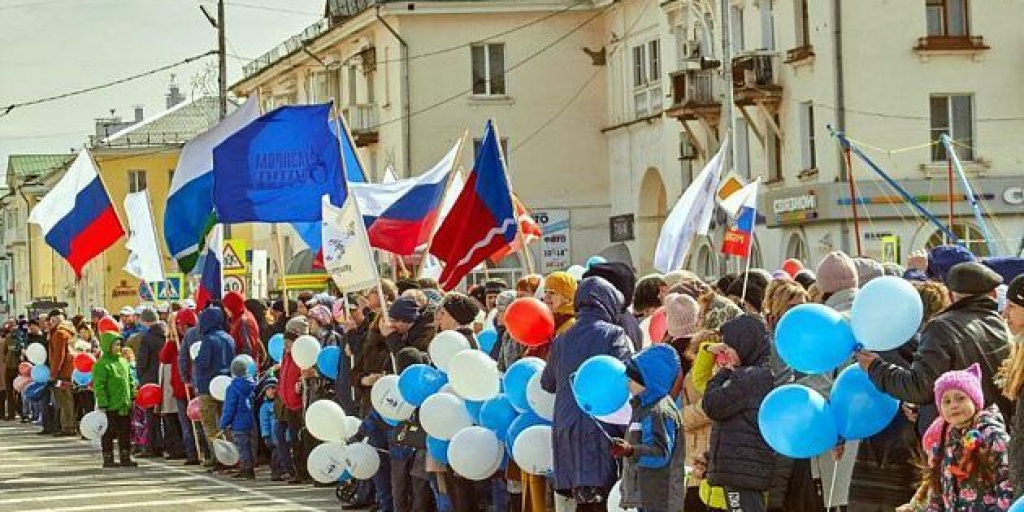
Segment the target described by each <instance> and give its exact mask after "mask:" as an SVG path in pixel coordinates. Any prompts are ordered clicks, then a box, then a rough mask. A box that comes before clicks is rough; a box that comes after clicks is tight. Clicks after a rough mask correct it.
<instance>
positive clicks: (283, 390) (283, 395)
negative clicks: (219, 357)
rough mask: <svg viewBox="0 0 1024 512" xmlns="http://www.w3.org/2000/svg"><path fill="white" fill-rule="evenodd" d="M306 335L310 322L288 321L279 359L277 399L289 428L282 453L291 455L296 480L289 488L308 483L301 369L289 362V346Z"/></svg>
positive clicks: (300, 317)
mask: <svg viewBox="0 0 1024 512" xmlns="http://www.w3.org/2000/svg"><path fill="white" fill-rule="evenodd" d="M305 334H309V321H308V320H306V317H303V316H297V317H295V318H292V319H291V320H288V323H287V324H286V326H285V330H284V357H283V358H281V371H280V373H279V374H278V381H279V382H278V386H277V390H278V392H277V399H278V400H280V401H281V405H282V406H283V407H281V408H280V409H281V414H282V417H280V418H278V419H279V420H281V421H283V422H284V423H285V424H286V425H287V428H288V435H287V436H286V439H285V446H284V449H285V450H290V451H291V459H292V462H293V463H294V466H295V472H294V473H293V474H294V475H295V478H293V479H291V480H289V481H288V483H289V484H303V483H308V482H309V472H308V471H307V470H306V457H307V456H308V454H309V451H308V450H307V445H308V444H309V443H307V442H306V441H307V434H305V433H303V432H302V430H303V426H304V425H303V423H304V422H303V411H302V393H303V383H302V369H301V368H299V365H298V364H296V363H295V360H294V359H292V343H294V342H295V340H297V339H298V338H299V336H302V335H305Z"/></svg>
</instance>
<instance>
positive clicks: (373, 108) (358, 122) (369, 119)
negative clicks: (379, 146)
mask: <svg viewBox="0 0 1024 512" xmlns="http://www.w3.org/2000/svg"><path fill="white" fill-rule="evenodd" d="M342 112H344V114H345V120H346V121H348V126H349V130H351V131H352V138H353V139H355V141H354V142H355V143H356V146H359V147H363V146H367V145H369V144H376V143H377V140H378V138H379V135H380V132H379V130H378V125H379V124H380V121H379V118H378V109H377V105H373V104H357V105H349V106H347V107H345V108H344V109H342Z"/></svg>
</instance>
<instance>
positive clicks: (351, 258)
mask: <svg viewBox="0 0 1024 512" xmlns="http://www.w3.org/2000/svg"><path fill="white" fill-rule="evenodd" d="M322 203H323V219H324V220H323V230H322V231H323V253H324V269H326V270H327V273H328V274H330V276H331V278H333V279H334V283H335V284H337V285H338V288H341V289H342V290H344V291H346V292H348V291H356V290H365V289H367V288H371V287H374V286H377V282H378V281H379V280H380V278H379V277H378V276H377V265H376V264H375V263H374V261H373V252H372V251H371V249H370V240H369V238H367V236H366V225H365V224H363V216H362V215H361V214H360V213H359V206H358V205H357V204H356V200H355V197H353V195H352V194H349V195H348V196H347V197H346V198H345V203H344V204H342V205H341V208H338V207H336V206H334V205H332V204H331V203H330V200H329V199H328V197H327V196H326V195H325V196H324V197H323V199H322Z"/></svg>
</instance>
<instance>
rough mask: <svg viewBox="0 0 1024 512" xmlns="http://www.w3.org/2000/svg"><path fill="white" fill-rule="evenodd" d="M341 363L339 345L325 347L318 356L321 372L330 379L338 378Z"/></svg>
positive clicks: (317, 362)
mask: <svg viewBox="0 0 1024 512" xmlns="http://www.w3.org/2000/svg"><path fill="white" fill-rule="evenodd" d="M340 364H341V349H340V348H338V347H324V348H323V350H321V351H320V355H318V356H316V367H317V369H318V370H320V373H321V374H322V375H323V376H324V377H327V378H328V379H331V380H335V379H337V378H338V368H339V365H340Z"/></svg>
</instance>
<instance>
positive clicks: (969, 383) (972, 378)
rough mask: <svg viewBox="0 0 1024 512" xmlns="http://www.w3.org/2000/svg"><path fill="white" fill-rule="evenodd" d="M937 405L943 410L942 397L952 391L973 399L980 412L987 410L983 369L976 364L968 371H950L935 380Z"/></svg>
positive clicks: (969, 367)
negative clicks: (982, 385)
mask: <svg viewBox="0 0 1024 512" xmlns="http://www.w3.org/2000/svg"><path fill="white" fill-rule="evenodd" d="M934 389H935V405H936V406H937V407H939V408H940V409H941V404H942V395H944V394H945V393H946V391H949V390H951V389H956V390H959V391H963V392H964V394H966V395H967V396H969V397H971V401H972V402H974V407H976V408H977V409H978V410H979V411H980V410H981V409H984V408H985V393H984V392H983V391H982V390H981V367H980V366H978V363H974V364H972V365H970V366H968V367H967V369H966V370H950V371H948V372H946V373H943V374H942V376H940V377H939V378H938V379H936V380H935V388H934Z"/></svg>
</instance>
